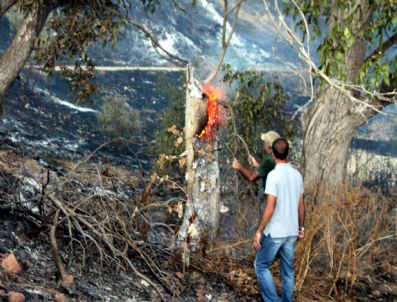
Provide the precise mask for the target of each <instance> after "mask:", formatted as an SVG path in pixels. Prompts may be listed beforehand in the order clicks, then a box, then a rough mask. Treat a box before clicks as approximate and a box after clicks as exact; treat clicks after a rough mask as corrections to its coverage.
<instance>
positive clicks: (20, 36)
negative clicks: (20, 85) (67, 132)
mask: <svg viewBox="0 0 397 302" xmlns="http://www.w3.org/2000/svg"><path fill="white" fill-rule="evenodd" d="M7 8H8V7H7ZM2 9H3V7H2ZM4 9H6V6H4ZM48 14H49V12H48V9H47V7H46V6H45V5H33V7H32V9H31V11H30V12H29V13H28V14H27V15H26V16H25V18H24V19H23V20H22V21H21V24H20V26H19V28H18V31H17V33H16V35H15V38H14V40H13V41H12V43H11V45H10V46H9V47H8V49H7V50H6V51H5V52H4V54H2V55H1V57H0V116H1V115H2V114H3V97H4V94H5V92H6V90H7V89H8V87H9V86H10V84H11V83H12V81H13V80H14V79H15V78H16V77H17V76H18V74H19V72H20V71H21V69H22V68H23V66H24V65H25V63H26V61H27V60H28V58H29V56H30V54H31V52H32V49H33V46H34V43H35V41H36V39H37V37H38V36H39V34H40V32H41V30H42V28H43V26H44V23H45V21H46V19H47V16H48Z"/></svg>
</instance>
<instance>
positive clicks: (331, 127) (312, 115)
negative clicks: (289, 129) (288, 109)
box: [302, 0, 375, 202]
mask: <svg viewBox="0 0 397 302" xmlns="http://www.w3.org/2000/svg"><path fill="white" fill-rule="evenodd" d="M356 6H360V7H361V14H356V16H355V17H356V20H355V22H357V23H358V22H360V23H361V26H362V27H363V29H364V32H365V31H366V29H368V26H369V20H370V19H369V18H370V14H369V12H368V11H366V6H365V5H364V4H363V3H362V1H361V0H360V1H358V2H356V3H355V6H352V7H351V10H352V11H353V10H354V9H355V8H356ZM333 10H334V11H333V12H332V13H331V15H333V16H335V17H337V18H336V19H334V18H331V21H330V24H329V30H330V31H332V30H333V27H334V22H338V23H339V24H343V23H344V16H349V14H348V13H347V12H346V11H341V10H340V9H338V6H335V7H334V8H333ZM366 43H367V42H366V41H365V39H362V38H357V39H356V40H355V41H354V42H353V43H352V46H351V47H350V49H349V50H348V51H347V52H346V54H345V60H344V62H345V64H344V74H345V75H346V82H349V83H354V82H355V81H356V77H357V74H358V71H359V69H360V66H361V65H362V64H363V63H364V61H365V53H366V49H367V44H366ZM355 96H356V97H360V96H359V95H357V94H356V95H355ZM374 114H375V112H374V111H369V110H367V108H363V107H362V106H361V105H358V104H353V102H352V101H351V100H350V99H349V98H348V97H347V96H346V95H345V94H343V93H341V92H340V91H338V90H336V89H334V88H332V87H330V86H326V87H324V88H320V90H319V93H318V95H317V97H316V99H315V102H314V103H313V104H312V106H311V107H310V108H309V109H308V110H307V111H306V112H305V114H304V116H303V129H304V131H305V137H304V140H303V150H302V169H303V173H304V176H305V187H306V191H308V192H310V193H312V194H314V195H313V197H314V202H320V201H322V200H323V199H324V198H326V197H327V198H330V200H331V201H332V199H333V197H334V196H335V194H336V190H337V189H338V188H339V186H340V185H341V184H342V183H343V182H344V180H345V177H346V166H347V155H348V151H349V148H350V145H351V140H352V138H353V136H354V134H355V132H356V130H357V129H358V127H360V126H361V125H362V124H363V123H364V122H365V121H366V120H367V119H368V118H369V117H370V116H372V115H374ZM326 193H328V195H330V196H326V195H327V194H326Z"/></svg>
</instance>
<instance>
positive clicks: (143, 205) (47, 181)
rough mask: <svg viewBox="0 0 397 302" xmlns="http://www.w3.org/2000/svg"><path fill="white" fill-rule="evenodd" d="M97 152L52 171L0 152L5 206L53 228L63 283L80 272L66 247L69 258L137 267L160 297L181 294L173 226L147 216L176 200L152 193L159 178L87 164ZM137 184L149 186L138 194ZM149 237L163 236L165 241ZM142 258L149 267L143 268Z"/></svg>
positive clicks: (1, 204) (122, 268)
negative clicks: (70, 267)
mask: <svg viewBox="0 0 397 302" xmlns="http://www.w3.org/2000/svg"><path fill="white" fill-rule="evenodd" d="M91 156H92V155H90V156H89V157H87V158H86V159H84V160H83V161H81V162H79V163H77V164H75V163H65V162H63V163H62V168H58V171H57V172H51V171H49V170H47V169H45V168H43V167H42V166H39V165H38V164H37V162H36V161H33V160H27V159H24V158H21V157H18V156H16V155H14V154H11V153H8V152H1V154H0V173H1V179H2V182H3V183H2V186H3V188H2V189H4V194H2V196H1V200H0V208H1V209H3V210H4V209H12V210H13V211H14V212H18V213H20V215H23V216H24V217H25V218H27V219H29V220H30V221H31V222H33V223H35V224H36V225H38V226H39V227H41V228H43V230H45V231H47V232H48V234H49V238H50V243H51V247H52V253H53V257H54V260H55V263H56V266H57V268H58V270H59V273H60V282H61V283H62V284H63V285H64V286H70V287H73V286H74V278H73V276H71V275H69V274H68V273H67V269H66V268H65V265H64V263H63V261H62V259H61V257H60V249H59V247H60V246H62V252H63V254H65V255H67V259H68V260H69V263H71V262H76V260H77V259H75V258H76V257H78V258H80V259H78V260H80V261H82V262H83V264H84V262H85V260H86V259H88V258H90V259H92V258H94V259H99V261H98V262H100V264H101V265H102V266H104V267H111V268H112V270H113V271H114V270H115V271H126V272H132V273H133V274H134V275H135V276H136V277H137V278H139V279H140V280H141V281H142V280H144V281H145V282H146V283H147V284H149V285H150V286H151V287H152V288H153V289H155V290H156V291H157V293H158V295H159V296H160V297H161V299H162V300H165V295H166V294H169V295H172V296H178V295H179V294H180V292H181V289H182V286H181V281H180V279H178V278H177V277H175V271H176V269H177V268H175V265H176V266H177V265H178V263H177V262H175V261H173V260H172V259H174V258H176V257H173V251H172V244H170V243H172V241H173V236H174V233H175V229H174V228H175V226H173V225H168V224H165V223H163V222H156V221H154V220H153V219H149V218H148V215H150V211H152V210H153V209H157V211H158V210H159V209H160V208H164V207H165V208H167V207H168V208H170V207H171V208H172V207H173V206H175V205H174V203H177V202H176V201H175V199H172V200H167V201H164V202H161V201H156V202H155V201H152V200H151V199H150V196H149V195H148V194H147V193H148V192H149V191H150V189H151V186H153V182H154V179H155V177H154V178H152V179H151V181H148V183H145V182H144V181H142V180H139V178H138V177H136V176H134V175H132V173H130V172H128V171H126V170H123V169H119V168H114V167H109V166H101V165H95V164H88V163H87V161H88V160H89V158H90V157H91ZM5 182H7V183H5ZM137 182H141V184H140V186H142V187H144V186H145V185H146V186H147V187H146V189H144V190H141V191H140V192H139V193H138V194H137V193H136V192H135V193H134V192H133V191H134V189H136V188H134V187H135V185H136V183H137ZM150 236H151V237H152V238H162V239H161V242H162V244H158V243H159V240H151V239H150V238H149V237H150ZM154 241H156V242H154ZM136 259H139V262H138V263H143V264H144V265H141V264H139V268H138V267H137V265H136V263H137V261H135V260H136Z"/></svg>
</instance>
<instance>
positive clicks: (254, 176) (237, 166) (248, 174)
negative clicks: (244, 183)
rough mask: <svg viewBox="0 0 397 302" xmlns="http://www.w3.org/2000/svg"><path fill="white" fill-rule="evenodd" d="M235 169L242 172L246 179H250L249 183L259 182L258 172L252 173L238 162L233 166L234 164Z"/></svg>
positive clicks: (234, 161) (235, 161)
mask: <svg viewBox="0 0 397 302" xmlns="http://www.w3.org/2000/svg"><path fill="white" fill-rule="evenodd" d="M232 166H233V168H234V169H236V170H239V171H240V172H241V174H243V175H244V177H245V178H246V179H248V180H249V181H254V180H257V179H258V178H259V177H260V174H259V173H258V172H257V171H250V170H248V169H246V168H245V167H244V166H243V165H242V164H240V162H239V161H238V160H236V159H235V160H233V164H232Z"/></svg>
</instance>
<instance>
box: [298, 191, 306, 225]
mask: <svg viewBox="0 0 397 302" xmlns="http://www.w3.org/2000/svg"><path fill="white" fill-rule="evenodd" d="M298 214H299V227H300V228H302V227H304V225H305V198H304V197H303V194H301V196H300V198H299V208H298Z"/></svg>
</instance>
